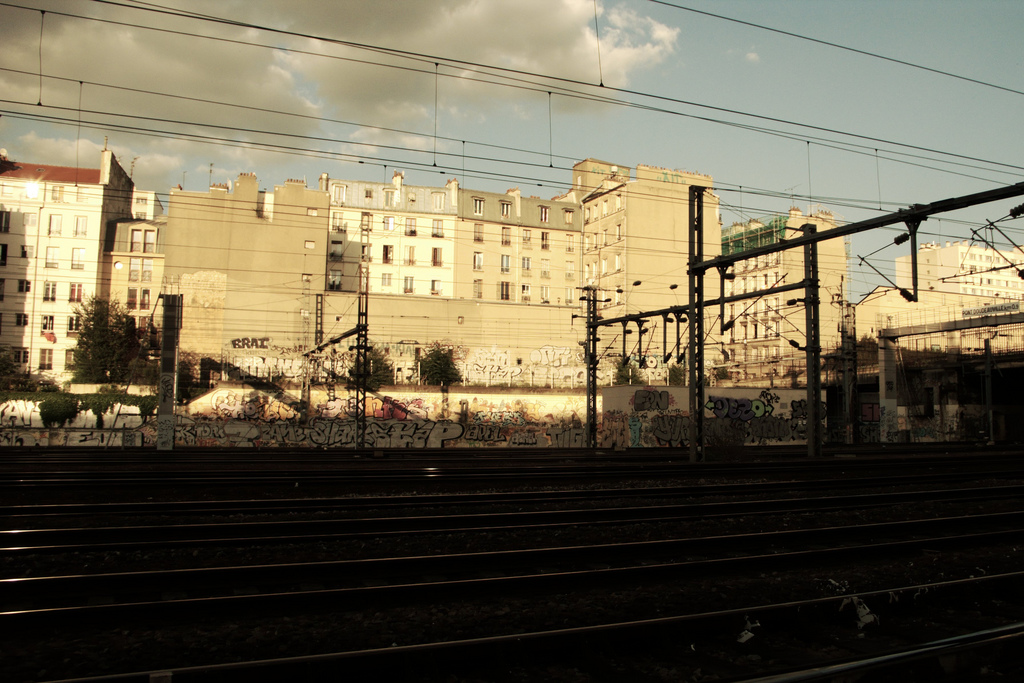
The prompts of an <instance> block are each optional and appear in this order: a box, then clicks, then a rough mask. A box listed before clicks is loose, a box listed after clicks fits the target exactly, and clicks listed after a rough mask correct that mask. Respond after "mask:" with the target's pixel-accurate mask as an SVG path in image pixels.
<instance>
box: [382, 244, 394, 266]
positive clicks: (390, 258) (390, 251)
mask: <svg viewBox="0 0 1024 683" xmlns="http://www.w3.org/2000/svg"><path fill="white" fill-rule="evenodd" d="M383 260H384V263H394V262H395V246H394V245H393V244H385V245H384V259H383Z"/></svg>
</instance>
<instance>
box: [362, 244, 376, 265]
mask: <svg viewBox="0 0 1024 683" xmlns="http://www.w3.org/2000/svg"><path fill="white" fill-rule="evenodd" d="M359 260H360V261H362V262H363V263H370V262H371V261H373V252H372V251H370V245H369V244H362V245H360V246H359Z"/></svg>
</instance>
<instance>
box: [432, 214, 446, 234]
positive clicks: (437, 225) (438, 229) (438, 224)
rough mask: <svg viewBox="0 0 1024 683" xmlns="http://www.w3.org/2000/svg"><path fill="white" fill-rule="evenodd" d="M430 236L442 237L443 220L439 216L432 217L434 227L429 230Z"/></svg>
mask: <svg viewBox="0 0 1024 683" xmlns="http://www.w3.org/2000/svg"><path fill="white" fill-rule="evenodd" d="M430 236H431V237H444V221H442V220H441V219H440V218H435V219H434V227H433V228H432V229H431V231H430Z"/></svg>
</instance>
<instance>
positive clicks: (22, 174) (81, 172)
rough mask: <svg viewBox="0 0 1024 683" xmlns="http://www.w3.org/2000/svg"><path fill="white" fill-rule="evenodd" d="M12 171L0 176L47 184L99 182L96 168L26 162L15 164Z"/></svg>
mask: <svg viewBox="0 0 1024 683" xmlns="http://www.w3.org/2000/svg"><path fill="white" fill-rule="evenodd" d="M15 164H16V166H15V168H14V170H13V171H7V172H6V173H3V174H0V177H3V178H23V179H25V180H35V181H39V182H47V183H85V184H93V185H98V184H99V182H100V169H98V168H75V167H74V166H47V165H46V164H32V163H26V162H15Z"/></svg>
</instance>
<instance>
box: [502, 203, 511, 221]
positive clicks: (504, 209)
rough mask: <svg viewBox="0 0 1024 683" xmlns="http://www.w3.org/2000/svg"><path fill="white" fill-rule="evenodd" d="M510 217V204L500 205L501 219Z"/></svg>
mask: <svg viewBox="0 0 1024 683" xmlns="http://www.w3.org/2000/svg"><path fill="white" fill-rule="evenodd" d="M511 215H512V204H511V203H509V202H502V203H501V217H502V218H509V217H510V216H511Z"/></svg>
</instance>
